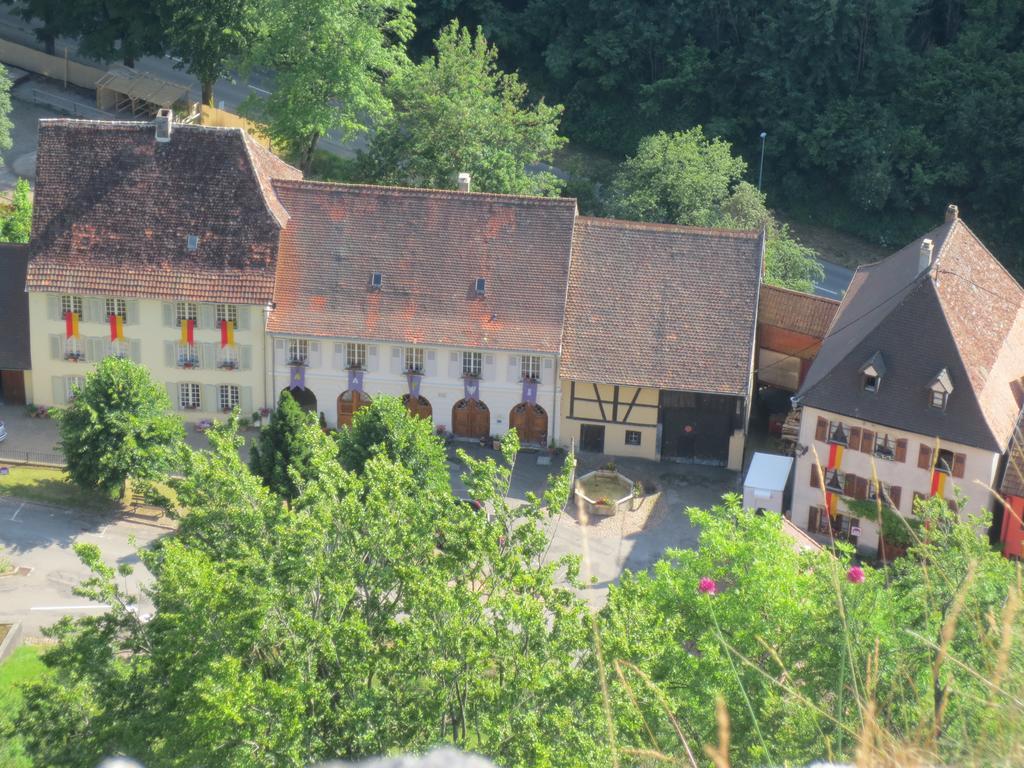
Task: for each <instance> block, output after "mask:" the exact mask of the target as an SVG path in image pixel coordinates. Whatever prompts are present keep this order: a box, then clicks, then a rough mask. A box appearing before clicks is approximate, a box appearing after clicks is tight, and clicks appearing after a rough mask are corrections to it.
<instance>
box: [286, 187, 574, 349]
mask: <svg viewBox="0 0 1024 768" xmlns="http://www.w3.org/2000/svg"><path fill="white" fill-rule="evenodd" d="M273 186H274V191H275V193H276V195H277V197H278V198H279V199H280V200H281V202H282V204H283V205H284V207H285V208H286V209H287V211H288V213H289V214H290V216H291V218H290V220H289V222H288V224H287V226H286V227H285V229H284V232H283V234H282V237H281V249H280V255H279V259H278V265H277V289H276V292H275V304H276V306H275V308H274V310H273V311H272V312H271V314H270V319H269V324H268V328H269V330H270V331H272V332H276V333H286V334H300V335H304V336H328V337H340V338H359V339H376V340H380V341H397V342H407V343H410V344H440V345H451V346H463V347H482V348H490V349H508V350H523V351H537V352H547V353H556V352H558V349H559V340H560V338H561V333H562V323H563V319H564V306H565V290H566V280H567V278H568V273H569V256H570V251H571V244H572V232H573V221H574V219H575V215H576V202H575V200H569V199H562V198H539V197H524V196H514V195H496V194H481V193H469V192H455V191H446V190H428V189H406V188H396V187H376V186H362V185H351V184H328V183H315V182H295V181H275V182H274V185H273ZM374 272H380V273H381V276H382V285H381V287H380V289H379V290H375V289H373V288H372V286H371V285H370V279H371V275H372V274H373V273H374ZM478 278H483V279H484V281H485V291H484V293H483V295H478V294H477V292H476V290H475V287H476V281H477V279H478Z"/></svg>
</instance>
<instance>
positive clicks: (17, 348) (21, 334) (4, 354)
mask: <svg viewBox="0 0 1024 768" xmlns="http://www.w3.org/2000/svg"><path fill="white" fill-rule="evenodd" d="M27 267H28V246H27V245H22V244H20V243H0V339H3V341H0V370H4V371H27V370H30V369H31V368H32V359H31V355H30V352H29V336H28V294H27V293H25V270H26V269H27Z"/></svg>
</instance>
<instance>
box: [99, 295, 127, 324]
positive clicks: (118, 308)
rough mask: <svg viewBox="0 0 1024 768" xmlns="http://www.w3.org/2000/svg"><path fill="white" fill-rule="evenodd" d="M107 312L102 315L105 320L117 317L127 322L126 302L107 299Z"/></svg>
mask: <svg viewBox="0 0 1024 768" xmlns="http://www.w3.org/2000/svg"><path fill="white" fill-rule="evenodd" d="M106 304H107V312H106V314H105V315H104V317H106V318H108V319H109V318H110V316H111V315H117V316H118V317H120V318H121V319H122V320H124V321H125V322H128V302H127V301H125V300H124V299H107V300H106Z"/></svg>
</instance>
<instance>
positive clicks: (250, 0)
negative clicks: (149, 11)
mask: <svg viewBox="0 0 1024 768" xmlns="http://www.w3.org/2000/svg"><path fill="white" fill-rule="evenodd" d="M258 1H259V0H163V6H162V8H161V14H162V17H163V24H164V28H165V30H166V36H167V50H168V51H169V52H170V53H172V54H173V55H175V56H177V57H178V58H180V59H181V61H182V64H181V66H182V67H184V68H185V69H186V70H187V71H188V72H189V74H192V75H195V77H196V79H197V80H199V84H200V87H201V88H202V103H203V104H208V105H209V106H211V107H212V106H213V105H214V104H213V85H214V83H216V82H217V80H219V79H220V78H222V77H224V76H225V75H227V74H228V67H229V66H230V65H231V64H232V63H233V62H236V61H237V60H238V59H239V58H240V57H241V56H242V54H244V53H245V52H246V51H247V50H248V48H249V46H250V45H252V43H253V41H254V40H255V38H256V35H257V33H258V31H259V24H258V20H257V12H256V11H257V5H258Z"/></svg>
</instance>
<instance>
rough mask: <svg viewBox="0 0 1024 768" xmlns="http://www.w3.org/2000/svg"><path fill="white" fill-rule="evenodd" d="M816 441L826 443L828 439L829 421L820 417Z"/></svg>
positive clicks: (815, 434)
mask: <svg viewBox="0 0 1024 768" xmlns="http://www.w3.org/2000/svg"><path fill="white" fill-rule="evenodd" d="M814 439H815V440H819V441H820V442H823V443H824V442H825V441H826V440H827V439H828V419H826V418H824V417H822V416H819V417H818V425H817V426H816V427H815V429H814Z"/></svg>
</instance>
